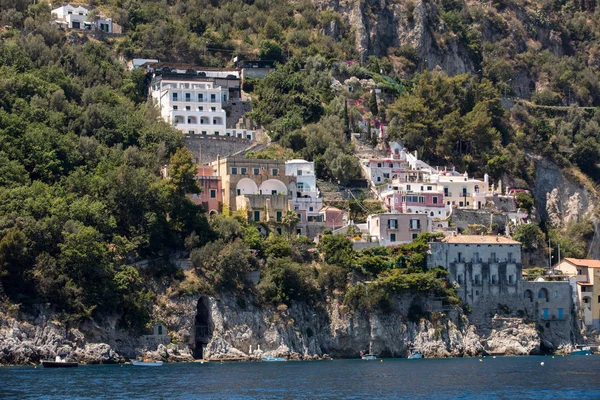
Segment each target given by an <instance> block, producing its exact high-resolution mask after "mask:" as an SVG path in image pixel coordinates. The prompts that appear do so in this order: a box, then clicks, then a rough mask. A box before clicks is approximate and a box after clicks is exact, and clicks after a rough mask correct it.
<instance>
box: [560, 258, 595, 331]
mask: <svg viewBox="0 0 600 400" xmlns="http://www.w3.org/2000/svg"><path fill="white" fill-rule="evenodd" d="M555 269H557V270H559V271H561V272H562V273H563V274H564V275H565V276H567V277H570V278H574V279H575V282H576V290H577V300H578V303H579V304H578V308H579V313H580V318H581V319H582V320H583V323H584V324H585V325H587V326H592V327H594V328H595V329H600V261H598V260H582V259H577V258H565V259H564V260H563V261H562V262H561V263H560V264H558V265H557V266H556V267H555Z"/></svg>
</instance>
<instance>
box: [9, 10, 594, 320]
mask: <svg viewBox="0 0 600 400" xmlns="http://www.w3.org/2000/svg"><path fill="white" fill-rule="evenodd" d="M33 3H34V2H32V1H27V0H2V8H1V10H0V25H2V26H3V28H2V30H0V35H1V39H0V88H1V90H0V199H1V200H0V296H1V297H2V299H3V300H7V301H9V302H11V303H12V304H19V305H21V306H22V307H23V308H24V309H28V310H31V309H32V308H33V306H34V305H35V304H40V303H49V304H51V306H52V308H53V309H54V310H55V311H57V312H59V313H62V315H63V317H64V318H65V319H66V320H73V321H77V320H81V319H85V318H99V317H102V316H104V315H108V314H114V313H118V314H120V315H121V317H122V318H121V321H122V323H123V325H124V326H128V327H135V328H140V327H143V326H144V325H145V324H146V323H147V322H148V321H149V318H150V315H151V305H152V302H153V296H154V295H153V293H152V291H151V290H149V289H148V284H147V282H148V280H149V279H150V278H157V277H158V278H161V279H163V280H165V281H166V282H169V284H172V285H174V287H176V288H177V290H176V291H175V292H174V293H176V294H186V293H187V294H189V293H199V292H204V293H217V292H219V291H234V292H236V293H252V294H253V295H254V296H256V298H259V299H261V301H263V302H264V304H270V303H273V304H290V302H292V301H296V300H300V299H301V300H303V301H317V300H318V299H322V298H323V296H324V295H325V294H326V293H333V292H336V293H344V302H345V304H346V305H347V306H348V307H349V308H350V309H356V308H369V307H376V306H377V307H383V308H385V307H387V306H389V302H388V300H389V295H390V294H391V293H394V292H402V291H409V290H420V291H433V292H435V293H437V294H438V295H441V296H443V297H445V299H446V301H448V302H449V303H457V299H456V297H455V293H454V292H453V289H451V288H448V287H446V284H445V281H444V279H443V276H444V273H443V271H437V270H436V271H430V272H425V268H424V267H425V264H424V257H425V256H424V253H425V248H426V242H427V239H428V236H423V237H421V238H420V239H419V240H417V241H416V242H415V243H413V244H412V245H403V246H398V247H393V248H389V249H385V248H376V249H372V250H369V251H364V252H355V251H354V250H352V245H351V242H350V241H349V240H348V239H346V238H345V237H343V236H335V235H326V236H324V238H323V240H322V241H321V243H320V244H319V246H318V248H316V247H315V245H314V244H312V243H311V242H309V241H307V240H305V238H295V237H292V236H291V235H288V234H284V237H279V236H276V235H269V236H267V237H264V236H262V235H260V234H259V232H258V230H257V229H256V227H254V226H253V225H251V224H249V223H248V222H247V221H246V220H245V218H244V217H243V216H241V215H226V216H222V217H218V218H216V219H213V220H210V221H209V219H208V218H207V216H206V215H205V210H203V209H202V208H201V207H199V206H195V205H194V204H193V203H191V202H190V201H189V200H188V198H187V197H186V193H194V192H197V191H198V190H199V189H198V187H197V186H196V185H195V183H194V180H193V175H194V173H195V166H194V165H193V163H192V156H191V154H190V153H189V152H188V151H187V150H185V148H184V147H183V137H182V135H181V133H180V132H179V131H177V130H175V129H174V128H172V127H171V126H169V125H168V124H166V123H164V122H162V121H161V119H160V118H159V115H158V111H157V110H156V109H155V108H154V106H153V105H152V104H150V103H149V102H147V100H146V87H145V75H144V73H143V72H142V71H140V70H133V71H127V70H126V69H125V67H124V64H123V63H122V62H121V61H120V59H122V58H124V59H126V58H130V57H134V56H135V57H156V58H159V59H160V60H161V61H180V62H187V63H196V64H199V65H207V66H228V65H231V61H232V59H233V57H235V56H238V57H241V58H248V59H254V58H260V59H264V60H275V61H277V62H278V66H277V68H276V69H275V71H274V72H273V73H271V74H270V75H268V76H267V77H266V78H265V79H262V80H256V81H252V80H250V81H248V82H246V83H245V85H246V86H245V89H246V90H247V91H248V93H250V95H252V97H253V102H252V105H253V111H252V112H251V113H250V115H249V116H250V117H251V118H252V119H253V120H255V121H256V122H257V123H258V124H261V125H263V126H265V127H266V128H267V129H268V130H269V131H270V132H272V136H273V139H274V140H275V141H277V142H278V144H279V145H280V146H282V148H283V149H284V150H283V151H285V154H286V155H287V156H288V157H290V158H292V157H303V158H306V159H308V160H313V161H315V165H316V169H317V174H318V176H319V178H322V179H325V180H330V181H332V182H338V183H340V184H342V185H344V184H345V183H347V182H348V181H350V180H351V179H353V178H356V177H357V176H359V173H360V167H359V164H358V160H357V159H356V158H355V157H354V156H353V145H352V144H351V142H350V140H349V134H350V130H351V128H355V129H357V125H356V123H357V122H358V120H359V119H360V118H364V119H368V120H369V121H370V120H376V121H382V122H385V123H388V124H389V126H390V129H389V135H390V138H392V139H395V138H398V139H401V140H402V141H403V142H404V143H405V144H406V145H407V146H408V147H409V148H411V149H415V150H418V151H419V154H420V155H421V156H422V157H423V158H424V159H425V160H426V161H428V162H430V163H432V164H433V165H450V166H455V167H456V168H457V169H459V170H466V171H469V172H471V173H475V174H476V175H479V176H480V175H483V174H484V173H489V174H490V175H491V176H492V177H493V178H494V179H500V178H506V177H508V178H509V179H511V180H512V182H514V183H515V185H516V186H518V187H522V188H528V187H529V185H531V183H532V182H533V179H534V171H533V166H532V161H531V159H530V158H529V157H528V154H538V155H543V156H545V157H547V158H548V159H550V160H552V161H554V162H556V163H558V164H559V165H560V166H561V167H563V168H565V169H576V170H581V171H583V173H584V174H586V175H584V178H583V179H585V180H586V182H588V180H589V182H592V185H593V184H594V183H595V184H598V183H600V169H599V167H598V160H599V159H600V144H599V143H600V136H599V135H600V129H598V127H599V124H600V115H598V113H597V112H596V108H595V107H596V106H598V105H599V103H600V82H599V77H600V74H599V73H598V68H599V67H600V62H599V60H600V58H598V57H599V56H600V46H599V44H598V33H599V32H598V31H597V30H598V29H599V28H598V27H600V23H598V22H600V11H597V10H596V9H595V7H594V5H595V2H593V1H588V2H580V1H571V0H554V1H543V2H535V3H533V2H526V1H517V0H515V1H510V0H494V1H492V2H491V4H492V7H490V8H488V9H486V10H485V11H483V14H482V11H481V7H474V6H473V5H472V4H471V2H463V1H458V0H456V1H453V0H440V1H432V3H434V4H435V5H436V7H437V14H435V15H436V16H437V18H439V21H443V22H444V24H445V26H447V30H446V33H445V34H446V35H450V36H452V37H458V38H459V40H461V41H462V42H463V43H464V44H465V45H467V47H468V49H469V51H468V54H469V56H470V57H473V61H474V65H477V66H478V68H477V69H478V70H473V71H467V72H465V73H462V74H457V75H454V76H449V75H448V74H446V73H444V72H443V71H439V70H435V71H428V70H427V69H426V68H425V70H422V69H420V68H419V67H418V66H419V65H423V61H424V60H423V59H422V58H420V57H419V55H418V54H419V53H418V49H416V48H414V47H411V46H410V45H404V46H400V47H393V46H391V45H390V46H389V48H388V49H387V54H385V55H381V54H371V55H367V57H365V59H364V60H362V62H345V61H353V60H358V59H359V58H360V57H361V54H359V52H358V51H357V49H356V47H355V39H354V28H353V27H352V26H351V25H350V22H349V20H348V19H347V18H346V17H345V16H344V15H342V14H340V13H339V12H337V11H333V10H327V9H323V8H320V7H318V6H317V5H316V2H311V1H309V0H304V1H276V0H256V1H242V0H234V1H223V0H210V1H209V0H194V1H191V0H190V1H187V0H182V1H177V0H173V1H141V0H128V1H116V0H114V1H100V0H90V2H89V5H90V6H92V7H97V8H98V9H99V10H100V11H101V12H103V13H106V14H107V15H109V16H110V17H112V18H113V19H114V20H115V21H116V22H118V23H119V24H120V25H122V27H123V29H124V35H123V36H121V37H116V38H103V39H101V40H98V39H96V38H93V37H91V36H89V37H88V36H87V35H84V34H77V33H74V32H68V33H67V32H63V31H59V30H57V29H56V27H54V26H52V25H51V24H50V23H49V21H50V19H51V16H50V8H49V6H48V4H47V3H38V4H33ZM396 3H399V4H401V5H402V7H408V8H410V4H413V8H414V3H415V2H413V1H409V0H407V1H399V2H396ZM369 4H370V2H369ZM386 4H387V3H386ZM515 10H517V11H518V10H525V11H524V12H525V14H524V16H523V15H521V18H520V19H518V18H517V19H515V18H513V17H514V15H516V14H515V13H516V11H515ZM509 17H510V18H509ZM374 18H375V17H374ZM531 21H533V22H535V23H533V22H532V24H529V22H531ZM490 24H491V26H492V29H493V30H494V32H495V39H494V40H489V38H488V39H486V38H485V37H483V34H482V32H483V28H482V27H484V26H485V27H487V28H486V29H488V28H489V26H490ZM530 26H538V27H539V26H545V27H546V29H553V30H555V31H556V32H557V35H558V36H560V37H563V39H564V40H563V43H566V45H565V47H566V48H561V50H560V51H558V50H556V49H552V48H550V47H549V46H547V45H546V44H544V43H542V42H540V41H536V37H537V36H536V34H537V33H536V32H533V31H531V29H530V28H529V27H530ZM438 39H439V40H440V41H442V40H443V39H444V37H443V36H440V37H439V38H438ZM517 73H519V74H522V73H524V74H525V75H526V76H527V77H528V81H529V80H534V81H535V82H536V84H537V85H538V86H539V90H537V89H536V90H535V91H534V93H533V95H532V96H531V98H526V99H521V100H517V103H516V105H515V106H514V107H512V109H511V110H510V111H507V109H506V108H505V107H504V106H503V105H502V98H503V97H504V98H509V97H511V96H514V95H516V93H515V87H514V86H512V85H510V84H509V82H510V81H511V80H513V79H514V80H515V81H516V80H517V79H518V76H517ZM382 75H385V76H386V78H385V79H382ZM352 79H355V80H366V81H367V82H369V83H368V84H367V85H362V84H360V85H358V86H356V87H354V88H353V90H352V91H350V90H348V85H340V84H338V85H334V84H332V82H337V83H341V82H344V81H346V80H352ZM369 85H370V86H369ZM372 88H379V89H381V91H382V99H380V100H379V101H378V100H377V98H374V96H373V95H372V93H371V89H372ZM373 99H374V100H373ZM347 100H353V101H356V100H361V102H362V104H366V105H368V106H367V110H366V111H364V110H360V109H359V107H357V106H348V102H347ZM575 104H576V105H578V106H579V107H575V106H573V107H571V105H575ZM567 106H568V107H567ZM369 123H370V122H369ZM369 126H370V125H369ZM352 130H354V129H352ZM367 134H368V132H367ZM375 142H376V141H375ZM564 149H570V150H569V151H568V152H567V151H564ZM270 151H272V150H265V151H263V152H261V153H259V154H254V155H252V156H254V157H269V156H272V155H269V152H270ZM163 166H167V167H168V170H169V176H170V179H168V180H165V179H161V176H160V168H161V167H163ZM529 208H531V205H529ZM286 224H287V226H288V227H290V231H292V230H291V227H292V226H293V224H294V221H293V218H290V219H289V220H288V221H286ZM265 228H266V229H267V230H271V229H272V228H273V227H270V226H266V227H265ZM543 228H544V229H543V230H542V229H540V228H539V227H537V226H535V225H532V226H531V227H529V226H528V227H527V228H520V230H519V231H517V232H516V233H515V237H517V238H519V240H522V241H523V242H524V244H525V250H526V251H527V250H528V249H533V248H536V247H540V246H543V243H544V241H545V238H546V236H545V235H551V236H552V239H553V241H555V242H561V241H562V243H563V245H562V246H563V251H564V254H565V255H573V256H585V247H582V245H581V244H582V243H585V241H586V240H589V238H590V235H592V234H593V227H590V224H589V223H588V222H586V221H583V222H581V223H578V224H573V225H571V226H568V227H550V226H544V227H543ZM543 231H544V232H543ZM176 252H188V253H190V254H191V260H192V265H193V268H192V270H191V271H190V273H186V274H183V273H182V272H181V271H178V270H177V269H176V268H173V267H172V266H170V265H169V262H168V260H169V256H170V255H172V254H175V253H176ZM140 260H150V261H151V262H150V265H151V267H149V268H147V269H140V268H138V266H137V265H136V263H137V262H138V261H140ZM254 269H261V271H262V273H263V279H262V280H261V282H260V284H259V285H258V286H254V285H252V284H250V283H249V282H247V281H246V278H245V276H246V275H245V274H246V272H248V271H249V270H254ZM352 276H354V277H359V279H352V280H349V279H348V278H349V277H352ZM367 280H368V281H369V282H370V283H364V281H367ZM351 282H354V283H351ZM367 286H369V287H370V289H369V290H367V289H366V287H367Z"/></svg>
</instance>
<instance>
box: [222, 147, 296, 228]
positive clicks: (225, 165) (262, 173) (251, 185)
mask: <svg viewBox="0 0 600 400" xmlns="http://www.w3.org/2000/svg"><path fill="white" fill-rule="evenodd" d="M213 169H214V170H215V171H216V174H217V175H218V176H219V177H220V178H221V184H222V192H223V203H224V204H227V205H228V206H229V208H230V210H231V211H236V210H241V209H246V210H247V211H248V217H249V219H250V220H253V221H277V222H278V220H280V219H281V218H282V216H283V215H284V214H285V212H286V211H288V210H293V207H292V201H293V200H294V199H295V198H296V190H297V188H296V177H295V176H287V175H285V163H284V161H281V160H258V159H246V158H241V157H232V158H226V159H221V158H217V161H215V162H214V163H213Z"/></svg>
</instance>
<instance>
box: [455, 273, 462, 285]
mask: <svg viewBox="0 0 600 400" xmlns="http://www.w3.org/2000/svg"><path fill="white" fill-rule="evenodd" d="M462 277H463V276H462V274H458V276H457V277H456V281H457V282H458V284H459V285H460V284H461V283H462V280H463V279H462Z"/></svg>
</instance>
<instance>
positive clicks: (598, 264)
mask: <svg viewBox="0 0 600 400" xmlns="http://www.w3.org/2000/svg"><path fill="white" fill-rule="evenodd" d="M565 261H568V262H570V263H571V264H573V265H577V266H578V267H588V268H600V261H598V260H582V259H579V258H565Z"/></svg>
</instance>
